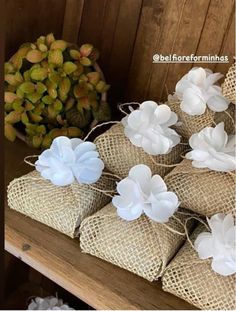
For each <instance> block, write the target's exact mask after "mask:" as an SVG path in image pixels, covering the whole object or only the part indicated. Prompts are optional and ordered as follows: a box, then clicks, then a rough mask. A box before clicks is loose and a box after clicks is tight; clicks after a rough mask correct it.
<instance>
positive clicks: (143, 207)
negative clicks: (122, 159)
mask: <svg viewBox="0 0 236 311" xmlns="http://www.w3.org/2000/svg"><path fill="white" fill-rule="evenodd" d="M117 192H118V193H119V195H116V196H114V197H113V199H112V203H113V205H114V206H115V207H116V208H117V214H118V215H119V216H120V217H121V218H123V219H125V220H128V221H130V220H134V219H137V218H139V217H140V216H141V215H142V214H143V213H145V214H146V215H147V216H148V217H149V218H151V219H152V220H154V221H156V222H160V223H164V222H167V221H168V220H169V218H170V217H171V216H172V215H173V214H174V213H175V211H176V210H177V208H178V206H179V200H178V197H177V196H176V194H175V193H173V192H170V191H167V187H166V184H165V182H164V180H163V179H162V178H161V176H159V175H154V176H152V172H151V170H150V168H149V167H148V166H146V165H144V164H139V165H136V166H134V167H132V168H131V170H130V171H129V175H128V177H126V178H125V179H123V180H121V181H120V182H119V183H118V184H117Z"/></svg>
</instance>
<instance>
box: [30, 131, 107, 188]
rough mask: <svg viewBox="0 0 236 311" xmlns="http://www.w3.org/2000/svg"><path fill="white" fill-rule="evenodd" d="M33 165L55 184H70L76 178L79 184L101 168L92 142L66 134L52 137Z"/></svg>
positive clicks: (98, 174) (97, 174)
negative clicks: (69, 136)
mask: <svg viewBox="0 0 236 311" xmlns="http://www.w3.org/2000/svg"><path fill="white" fill-rule="evenodd" d="M35 165H36V170H37V171H39V172H40V174H41V176H42V177H43V178H45V179H48V180H50V181H51V182H52V183H53V184H54V185H56V186H66V185H70V184H71V183H73V182H74V181H75V179H76V180H77V181H78V182H79V183H82V184H91V183H94V182H96V181H97V180H98V179H99V178H100V177H101V175H102V171H103V169H104V163H103V161H102V160H101V159H100V158H99V154H98V152H97V151H96V145H95V144H94V143H91V142H84V141H83V140H81V139H79V138H72V139H69V138H68V137H65V136H60V137H57V138H55V139H54V140H53V142H52V144H51V147H50V148H49V149H47V150H45V151H43V152H42V153H41V155H39V157H38V160H37V161H36V162H35Z"/></svg>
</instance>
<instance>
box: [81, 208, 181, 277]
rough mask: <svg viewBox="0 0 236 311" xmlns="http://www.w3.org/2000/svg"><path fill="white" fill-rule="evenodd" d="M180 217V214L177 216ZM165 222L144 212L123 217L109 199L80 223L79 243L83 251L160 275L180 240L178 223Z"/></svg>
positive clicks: (144, 274)
mask: <svg viewBox="0 0 236 311" xmlns="http://www.w3.org/2000/svg"><path fill="white" fill-rule="evenodd" d="M177 217H178V218H179V219H181V220H183V219H184V216H183V215H178V216H177ZM167 225H168V226H169V227H170V229H169V228H167V227H166V226H165V224H160V223H156V222H154V221H152V220H150V219H149V218H148V217H147V216H144V215H143V216H141V217H140V218H138V219H137V220H134V221H126V220H123V219H121V218H120V217H119V216H117V213H116V208H115V207H114V206H113V205H112V203H109V204H108V205H107V206H105V207H104V208H103V209H101V210H100V211H98V212H97V213H96V214H94V215H93V216H90V217H88V218H86V219H84V220H83V222H82V223H81V226H80V247H81V249H82V251H83V252H85V253H89V254H91V255H93V256H96V257H99V258H101V259H104V260H106V261H109V262H111V263H112V264H114V265H117V266H119V267H121V268H124V269H126V270H129V271H131V272H133V273H135V274H138V275H139V276H141V277H143V278H145V279H147V280H149V281H154V280H157V279H158V278H159V277H160V276H162V274H163V272H164V269H165V267H166V265H167V263H168V262H169V261H170V259H171V258H172V257H173V256H174V254H175V253H176V252H177V250H178V249H179V247H180V246H181V244H182V243H183V241H184V238H185V237H184V235H179V234H177V233H174V232H172V231H170V230H171V229H172V230H175V231H178V232H180V233H181V231H182V232H183V231H184V230H183V227H182V225H181V223H179V222H178V221H176V220H175V219H174V218H172V219H171V220H170V221H169V222H168V223H167Z"/></svg>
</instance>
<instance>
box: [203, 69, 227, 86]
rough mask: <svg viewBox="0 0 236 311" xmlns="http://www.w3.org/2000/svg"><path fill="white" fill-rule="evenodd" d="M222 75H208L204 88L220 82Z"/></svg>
mask: <svg viewBox="0 0 236 311" xmlns="http://www.w3.org/2000/svg"><path fill="white" fill-rule="evenodd" d="M223 76H224V75H222V74H221V73H219V72H216V73H212V74H208V76H207V78H206V80H205V88H208V87H209V86H211V85H213V84H215V83H216V82H217V81H218V80H220V79H221V78H222V77H223Z"/></svg>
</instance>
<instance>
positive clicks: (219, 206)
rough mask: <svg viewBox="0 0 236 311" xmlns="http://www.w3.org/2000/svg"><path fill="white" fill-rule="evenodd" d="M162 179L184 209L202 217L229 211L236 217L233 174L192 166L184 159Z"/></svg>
mask: <svg viewBox="0 0 236 311" xmlns="http://www.w3.org/2000/svg"><path fill="white" fill-rule="evenodd" d="M165 182H166V184H167V187H168V190H169V191H173V192H175V193H176V195H177V196H178V198H179V200H180V202H181V206H182V207H183V208H186V209H190V210H192V211H194V212H197V213H199V214H202V215H204V216H212V215H214V214H217V213H226V214H227V213H230V212H231V213H232V214H233V215H235V216H236V207H235V175H234V174H231V173H224V172H216V171H212V170H209V169H199V168H194V167H193V166H192V162H191V161H190V160H187V159H184V160H183V161H182V162H181V165H178V166H176V167H175V168H174V169H173V170H172V171H171V172H170V173H169V174H168V175H167V176H166V177H165Z"/></svg>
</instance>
